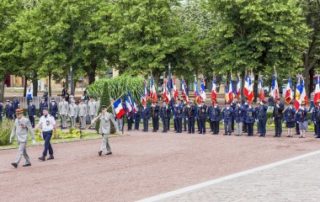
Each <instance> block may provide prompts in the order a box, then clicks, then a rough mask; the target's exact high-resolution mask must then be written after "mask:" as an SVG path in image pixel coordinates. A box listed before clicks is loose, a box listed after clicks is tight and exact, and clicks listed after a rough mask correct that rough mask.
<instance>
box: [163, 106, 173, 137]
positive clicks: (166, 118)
mask: <svg viewBox="0 0 320 202" xmlns="http://www.w3.org/2000/svg"><path fill="white" fill-rule="evenodd" d="M160 117H161V120H162V125H163V130H162V132H164V133H165V132H167V131H168V130H169V125H170V118H171V108H170V106H167V105H166V106H162V107H161V108H160Z"/></svg>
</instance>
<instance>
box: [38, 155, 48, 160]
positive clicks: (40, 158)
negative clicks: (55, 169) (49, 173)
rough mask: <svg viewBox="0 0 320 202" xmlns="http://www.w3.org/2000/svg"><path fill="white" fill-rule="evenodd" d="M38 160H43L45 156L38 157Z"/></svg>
mask: <svg viewBox="0 0 320 202" xmlns="http://www.w3.org/2000/svg"><path fill="white" fill-rule="evenodd" d="M38 159H39V160H40V161H45V160H46V158H45V157H44V156H42V157H39V158H38Z"/></svg>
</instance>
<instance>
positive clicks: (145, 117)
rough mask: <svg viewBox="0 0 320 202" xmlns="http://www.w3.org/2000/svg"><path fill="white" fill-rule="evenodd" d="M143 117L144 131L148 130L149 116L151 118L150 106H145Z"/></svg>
mask: <svg viewBox="0 0 320 202" xmlns="http://www.w3.org/2000/svg"><path fill="white" fill-rule="evenodd" d="M141 118H142V120H143V131H144V132H148V129H149V118H150V107H148V106H147V105H145V106H143V108H142V111H141Z"/></svg>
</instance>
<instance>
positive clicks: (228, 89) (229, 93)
mask: <svg viewBox="0 0 320 202" xmlns="http://www.w3.org/2000/svg"><path fill="white" fill-rule="evenodd" d="M225 100H226V103H231V102H232V100H233V90H232V79H231V78H230V81H229V84H228V86H225Z"/></svg>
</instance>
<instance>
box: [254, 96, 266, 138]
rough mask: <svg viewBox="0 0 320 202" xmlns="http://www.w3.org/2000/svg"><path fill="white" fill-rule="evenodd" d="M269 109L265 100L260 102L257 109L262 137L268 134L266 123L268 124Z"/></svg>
mask: <svg viewBox="0 0 320 202" xmlns="http://www.w3.org/2000/svg"><path fill="white" fill-rule="evenodd" d="M267 110H268V107H267V106H266V105H265V104H264V102H263V101H260V102H259V106H258V108H257V109H256V117H257V119H258V130H259V131H258V133H259V134H260V137H265V136H266V132H267V129H266V124H267Z"/></svg>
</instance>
